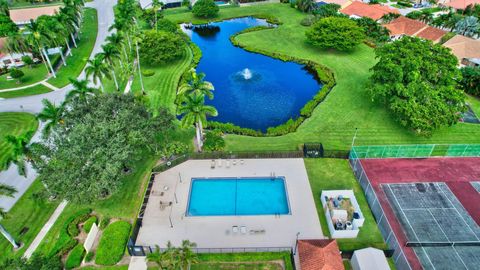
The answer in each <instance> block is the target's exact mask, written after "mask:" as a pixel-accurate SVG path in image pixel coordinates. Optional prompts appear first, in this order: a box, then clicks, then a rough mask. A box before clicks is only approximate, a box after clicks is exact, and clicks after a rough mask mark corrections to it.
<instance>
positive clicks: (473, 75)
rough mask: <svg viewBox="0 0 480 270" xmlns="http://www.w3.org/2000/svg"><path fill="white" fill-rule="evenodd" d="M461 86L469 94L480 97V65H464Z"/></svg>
mask: <svg viewBox="0 0 480 270" xmlns="http://www.w3.org/2000/svg"><path fill="white" fill-rule="evenodd" d="M460 71H461V72H462V80H461V81H460V82H459V84H460V87H461V88H462V89H463V91H465V92H466V93H468V94H471V95H474V96H477V97H480V67H463V68H461V69H460Z"/></svg>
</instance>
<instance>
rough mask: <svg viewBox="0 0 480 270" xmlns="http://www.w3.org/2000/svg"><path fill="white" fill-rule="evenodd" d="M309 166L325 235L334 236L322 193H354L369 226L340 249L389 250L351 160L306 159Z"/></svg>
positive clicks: (366, 225) (344, 240) (308, 171)
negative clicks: (329, 191)
mask: <svg viewBox="0 0 480 270" xmlns="http://www.w3.org/2000/svg"><path fill="white" fill-rule="evenodd" d="M305 166H306V168H307V173H308V178H309V180H310V186H311V188H312V192H313V198H314V200H315V205H316V206H317V211H318V216H319V218H320V224H321V226H322V231H323V234H324V235H327V236H329V235H330V232H329V230H328V226H327V220H326V217H325V213H324V211H323V207H322V202H321V201H320V194H321V193H322V190H328V189H351V190H353V192H354V193H355V198H356V199H357V202H358V204H359V205H360V209H361V210H362V213H363V215H364V216H365V223H364V224H363V226H362V227H361V228H360V232H359V234H358V237H357V238H353V239H337V242H338V245H339V247H340V249H341V250H355V249H361V248H365V247H376V248H380V249H385V248H386V247H387V246H386V244H385V242H384V240H383V237H382V235H381V234H380V231H379V230H378V227H377V223H376V222H375V219H374V218H373V215H372V212H371V211H370V208H369V206H368V203H367V200H366V198H365V195H364V193H363V190H362V187H361V186H360V184H359V183H358V182H357V180H356V179H355V176H354V175H353V173H352V170H351V168H350V165H349V164H348V160H346V159H327V158H321V159H305Z"/></svg>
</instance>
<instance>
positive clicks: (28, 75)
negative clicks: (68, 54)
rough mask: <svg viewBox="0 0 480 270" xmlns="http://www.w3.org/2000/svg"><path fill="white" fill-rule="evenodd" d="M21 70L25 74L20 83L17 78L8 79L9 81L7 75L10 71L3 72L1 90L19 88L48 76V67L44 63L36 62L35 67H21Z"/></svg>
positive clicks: (0, 77) (0, 81)
mask: <svg viewBox="0 0 480 270" xmlns="http://www.w3.org/2000/svg"><path fill="white" fill-rule="evenodd" d="M20 70H21V71H23V73H24V74H25V76H23V77H22V80H21V82H20V83H17V81H16V80H8V81H7V76H8V75H9V73H6V74H3V75H1V76H0V90H1V89H9V88H17V87H21V86H25V85H30V84H33V83H36V82H39V81H41V80H44V79H46V78H47V74H48V72H47V68H46V67H45V65H44V64H43V63H40V64H36V65H34V66H33V67H31V68H30V67H22V68H20Z"/></svg>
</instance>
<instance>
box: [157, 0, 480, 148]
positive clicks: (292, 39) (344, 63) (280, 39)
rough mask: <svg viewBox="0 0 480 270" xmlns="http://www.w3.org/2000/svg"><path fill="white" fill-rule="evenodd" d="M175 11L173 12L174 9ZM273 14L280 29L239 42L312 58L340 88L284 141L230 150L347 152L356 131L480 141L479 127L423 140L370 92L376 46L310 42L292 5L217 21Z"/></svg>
mask: <svg viewBox="0 0 480 270" xmlns="http://www.w3.org/2000/svg"><path fill="white" fill-rule="evenodd" d="M172 12H173V11H172ZM254 14H270V15H273V16H276V17H277V18H279V19H280V21H281V22H283V24H282V25H280V26H279V27H277V28H275V29H269V30H262V31H257V32H250V33H245V34H242V35H239V36H238V37H237V41H239V42H240V43H241V44H243V45H246V46H248V47H252V48H254V49H258V50H266V51H271V52H276V53H280V54H285V55H290V56H294V57H297V58H301V59H308V60H311V61H314V62H316V63H319V64H323V65H325V66H327V67H329V68H330V69H332V70H333V71H334V73H335V78H336V81H337V85H336V86H335V87H334V89H333V90H332V92H331V93H330V94H329V95H328V97H327V98H326V99H325V101H324V102H322V103H321V104H320V105H319V106H318V107H317V108H316V109H315V111H314V113H313V115H312V117H310V118H309V119H307V120H306V121H305V122H304V123H303V124H302V125H301V126H300V127H299V129H298V130H297V131H296V132H294V133H291V134H288V135H285V136H279V137H268V138H254V137H247V136H238V135H228V136H227V137H226V141H227V149H228V150H245V146H246V145H248V150H293V149H296V148H297V147H298V146H299V145H301V144H303V143H304V142H322V143H323V144H324V146H325V147H326V148H328V149H333V148H334V149H345V150H346V149H348V148H349V147H350V144H351V141H352V136H353V133H354V132H355V128H358V129H359V130H358V136H357V140H356V144H358V145H373V144H409V143H480V136H478V134H479V133H480V125H469V124H463V123H459V124H457V125H455V126H453V127H447V128H442V129H440V130H438V131H436V132H435V134H434V135H433V136H432V137H429V138H426V137H418V136H416V135H415V134H413V133H412V132H410V131H409V130H407V129H406V128H404V127H402V126H400V124H399V123H398V122H397V121H396V120H395V119H394V117H393V116H392V115H391V114H390V113H389V112H388V111H387V110H386V109H385V107H384V106H383V105H381V104H378V103H374V102H372V100H371V97H370V95H369V93H368V92H367V89H366V87H365V86H366V83H367V81H368V77H369V76H370V71H369V69H370V68H371V67H372V66H373V65H374V64H375V61H376V60H375V58H374V56H375V54H374V51H373V49H372V48H370V47H367V46H366V45H361V46H359V47H358V48H357V49H355V50H354V51H352V52H348V53H340V52H335V51H331V50H327V51H324V50H320V49H317V48H315V47H313V46H311V45H309V44H308V43H307V42H306V40H305V34H304V33H305V31H306V30H307V29H308V27H303V26H301V25H300V21H301V20H302V18H303V17H304V16H306V15H305V14H303V13H300V12H299V11H297V10H295V9H293V8H291V7H290V6H289V5H288V4H266V5H257V6H251V7H241V8H228V9H221V10H220V13H219V16H218V18H215V20H220V19H224V18H231V17H238V16H246V15H254ZM166 17H167V18H168V19H172V20H175V21H177V22H181V21H195V22H196V21H198V20H197V19H195V18H194V17H193V15H192V14H191V13H187V12H182V13H177V14H170V15H168V12H167V15H166Z"/></svg>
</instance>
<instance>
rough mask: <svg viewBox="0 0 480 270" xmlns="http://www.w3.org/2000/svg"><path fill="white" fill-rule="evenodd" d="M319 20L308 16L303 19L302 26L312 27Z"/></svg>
mask: <svg viewBox="0 0 480 270" xmlns="http://www.w3.org/2000/svg"><path fill="white" fill-rule="evenodd" d="M317 21H318V18H317V17H316V16H314V15H307V17H305V18H303V19H302V20H301V21H300V24H301V25H303V26H311V25H312V24H314V23H316V22H317Z"/></svg>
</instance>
